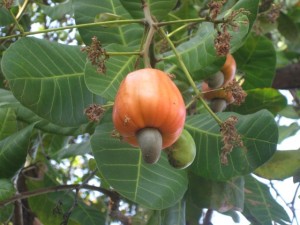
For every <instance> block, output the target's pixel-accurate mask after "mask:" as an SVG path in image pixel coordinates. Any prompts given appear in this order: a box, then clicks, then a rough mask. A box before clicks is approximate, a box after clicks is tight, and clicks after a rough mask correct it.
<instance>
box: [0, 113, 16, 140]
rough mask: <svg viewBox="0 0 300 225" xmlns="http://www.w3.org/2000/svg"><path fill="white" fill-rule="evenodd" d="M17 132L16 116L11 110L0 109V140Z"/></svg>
mask: <svg viewBox="0 0 300 225" xmlns="http://www.w3.org/2000/svg"><path fill="white" fill-rule="evenodd" d="M16 131H17V120H16V114H15V112H14V110H13V109H12V108H0V140H2V139H4V138H6V137H8V136H10V135H12V134H13V133H15V132H16Z"/></svg>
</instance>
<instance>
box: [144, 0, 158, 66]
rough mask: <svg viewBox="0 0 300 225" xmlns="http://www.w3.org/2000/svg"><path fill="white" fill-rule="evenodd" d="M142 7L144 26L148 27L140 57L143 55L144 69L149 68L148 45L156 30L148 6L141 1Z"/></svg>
mask: <svg viewBox="0 0 300 225" xmlns="http://www.w3.org/2000/svg"><path fill="white" fill-rule="evenodd" d="M142 7H143V11H144V15H145V22H146V25H147V26H148V27H149V30H148V33H147V37H146V40H145V43H144V46H143V51H142V55H143V59H144V64H145V67H148V68H151V62H150V58H149V49H150V45H151V43H152V39H153V36H154V33H155V30H156V29H157V26H156V22H155V21H154V20H153V18H152V16H151V12H150V8H149V6H148V4H147V3H146V2H145V1H143V0H142Z"/></svg>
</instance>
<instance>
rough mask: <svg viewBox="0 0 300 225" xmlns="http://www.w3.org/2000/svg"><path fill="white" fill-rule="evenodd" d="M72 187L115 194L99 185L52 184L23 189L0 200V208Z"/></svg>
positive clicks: (108, 194) (110, 194) (109, 194)
mask: <svg viewBox="0 0 300 225" xmlns="http://www.w3.org/2000/svg"><path fill="white" fill-rule="evenodd" d="M72 189H88V190H92V191H99V192H102V193H103V194H105V195H107V196H109V197H112V196H115V194H114V192H112V191H109V190H106V189H104V188H101V187H96V186H92V185H88V184H83V185H82V184H71V185H59V186H54V187H47V188H42V189H37V190H34V191H25V192H21V193H18V194H16V195H15V196H13V197H11V198H9V199H5V200H3V201H0V208H2V207H4V206H7V205H8V204H11V203H13V202H15V201H17V200H21V199H26V198H30V197H34V196H38V195H42V194H47V193H52V192H58V191H66V190H72Z"/></svg>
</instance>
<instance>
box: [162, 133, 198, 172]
mask: <svg viewBox="0 0 300 225" xmlns="http://www.w3.org/2000/svg"><path fill="white" fill-rule="evenodd" d="M164 151H165V152H166V153H167V155H168V160H169V163H170V165H171V166H173V167H174V168H177V169H185V168H187V167H188V166H189V165H191V164H192V163H193V161H194V159H195V157H196V144H195V141H194V139H193V137H192V136H191V135H190V133H189V132H188V131H187V130H183V131H182V133H181V135H180V137H179V138H178V139H177V141H176V142H175V143H174V144H173V145H171V146H170V147H168V148H166V149H165V150H164Z"/></svg>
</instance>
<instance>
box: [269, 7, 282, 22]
mask: <svg viewBox="0 0 300 225" xmlns="http://www.w3.org/2000/svg"><path fill="white" fill-rule="evenodd" d="M281 9H282V5H281V4H272V5H271V7H270V9H269V10H268V11H267V12H266V18H267V20H268V21H269V22H270V23H275V22H276V20H277V19H278V17H279V16H280V10H281Z"/></svg>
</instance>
